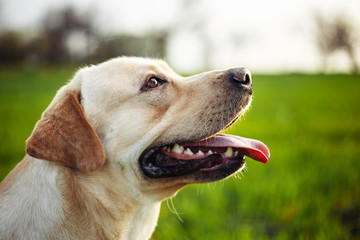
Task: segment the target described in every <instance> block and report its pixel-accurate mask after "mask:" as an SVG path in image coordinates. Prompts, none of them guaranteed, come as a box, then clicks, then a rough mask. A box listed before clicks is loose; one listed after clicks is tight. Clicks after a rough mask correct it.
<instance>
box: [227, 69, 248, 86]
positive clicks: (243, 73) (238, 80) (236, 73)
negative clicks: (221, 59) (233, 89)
mask: <svg viewBox="0 0 360 240" xmlns="http://www.w3.org/2000/svg"><path fill="white" fill-rule="evenodd" d="M228 74H229V75H228V76H229V80H230V81H231V82H232V83H233V84H235V85H238V86H239V85H240V86H251V83H252V81H251V73H250V71H249V70H247V69H246V68H233V69H230V70H228Z"/></svg>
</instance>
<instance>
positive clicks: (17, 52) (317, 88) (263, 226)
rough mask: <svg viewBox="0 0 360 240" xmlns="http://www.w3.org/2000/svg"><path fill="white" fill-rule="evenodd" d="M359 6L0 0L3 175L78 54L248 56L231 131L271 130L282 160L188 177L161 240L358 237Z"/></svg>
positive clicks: (191, 63)
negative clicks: (244, 106)
mask: <svg viewBox="0 0 360 240" xmlns="http://www.w3.org/2000/svg"><path fill="white" fill-rule="evenodd" d="M359 9H360V1H358V0H342V1H338V0H293V1H285V0H273V1H264V0H253V1H237V0H198V1H194V0H172V1H166V0H153V1H145V0H132V1H124V0H101V1H97V0H76V1H74V0H63V1H52V0H32V1H23V0H0V141H1V144H0V180H2V179H3V178H4V177H5V176H6V175H7V174H8V173H9V171H10V170H11V169H12V168H13V167H14V166H15V165H16V164H17V163H18V162H19V161H20V160H21V159H22V157H23V156H24V154H25V151H24V142H25V140H26V139H27V137H28V136H29V135H30V133H31V131H32V129H33V127H34V124H35V123H36V121H37V120H38V119H39V118H40V115H41V113H42V112H43V111H44V109H45V108H46V106H47V105H48V104H49V103H50V101H51V99H52V98H53V96H54V95H55V93H56V90H57V89H58V88H59V87H60V86H62V85H63V84H65V83H66V82H67V81H68V80H69V79H71V77H72V76H73V74H74V73H75V71H76V70H77V69H79V68H80V67H81V66H85V65H91V64H97V63H99V62H101V61H104V60H106V59H109V58H112V57H116V56H122V55H133V56H142V57H154V58H162V59H165V60H166V61H167V62H168V63H169V65H170V66H171V67H172V68H173V69H174V70H175V71H176V72H178V73H180V74H182V75H189V74H193V73H198V72H201V71H206V70H211V69H218V68H230V67H235V66H238V67H246V68H248V69H250V70H251V71H252V73H253V79H254V100H253V105H252V107H251V109H250V110H249V111H248V113H247V114H246V116H245V117H244V118H242V119H240V120H239V121H238V122H237V123H236V124H235V125H234V126H232V127H231V128H230V129H229V130H227V132H228V133H232V134H238V135H241V136H245V137H250V138H257V139H259V140H261V141H263V142H265V143H266V144H267V145H268V147H269V149H270V151H271V160H270V161H269V163H268V164H266V165H263V164H261V163H258V162H254V161H251V160H250V159H248V161H247V171H246V172H244V173H242V174H238V175H237V176H236V177H232V178H230V179H228V180H225V181H221V182H219V183H212V184H203V185H191V186H188V187H187V188H185V189H184V190H182V191H181V192H180V193H179V194H178V196H176V197H175V198H173V199H172V200H168V201H167V202H164V204H163V206H162V210H161V215H160V218H159V224H158V227H157V228H156V231H155V233H154V235H153V237H152V239H154V240H155V239H360V161H359V159H360V111H359V109H360V76H359V70H360V14H359ZM239 178H240V179H239ZM39 197H40V196H39Z"/></svg>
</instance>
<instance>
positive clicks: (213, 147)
mask: <svg viewBox="0 0 360 240" xmlns="http://www.w3.org/2000/svg"><path fill="white" fill-rule="evenodd" d="M245 156H248V157H250V158H252V159H254V160H257V161H259V162H263V163H266V162H267V161H268V160H269V158H270V152H269V149H268V148H267V147H266V146H265V144H263V143H262V142H260V141H258V140H253V139H249V138H243V137H239V136H234V135H228V134H217V135H215V136H213V137H211V138H207V139H205V140H202V141H199V142H186V143H183V144H180V143H175V144H168V145H165V146H158V147H153V148H151V149H148V150H146V151H145V152H144V153H143V154H142V155H141V157H140V165H141V168H142V170H143V172H144V174H145V175H146V176H148V177H150V178H164V177H177V176H182V175H188V174H194V173H200V174H211V173H221V172H224V173H225V174H223V175H225V176H226V175H230V174H232V173H233V172H235V171H237V170H238V169H239V168H241V167H242V166H243V165H244V163H245ZM225 176H224V177H225Z"/></svg>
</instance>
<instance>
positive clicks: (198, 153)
mask: <svg viewBox="0 0 360 240" xmlns="http://www.w3.org/2000/svg"><path fill="white" fill-rule="evenodd" d="M196 155H198V156H203V155H205V154H204V153H203V152H202V151H201V150H199V151H198V152H197V153H196Z"/></svg>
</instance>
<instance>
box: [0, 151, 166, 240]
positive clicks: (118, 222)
mask: <svg viewBox="0 0 360 240" xmlns="http://www.w3.org/2000/svg"><path fill="white" fill-rule="evenodd" d="M19 165H22V166H18V167H17V168H18V169H20V170H19V171H16V170H15V171H13V172H12V173H11V175H9V176H8V177H7V178H6V179H5V180H4V181H13V180H14V179H16V183H15V184H11V187H10V189H6V191H8V192H12V194H10V195H8V198H7V199H5V201H10V202H12V201H23V200H21V199H23V198H24V197H26V201H23V202H24V204H16V206H22V208H24V209H3V208H2V206H1V205H2V204H0V209H1V210H2V213H0V216H1V214H7V213H8V214H10V212H11V211H18V212H24V213H26V212H27V211H26V210H29V209H35V210H34V211H35V212H28V213H29V214H28V215H27V216H24V215H21V216H20V215H19V214H12V215H13V216H16V219H10V220H9V219H8V218H4V219H7V220H8V221H11V220H12V221H13V222H14V224H13V225H12V226H14V228H13V229H0V230H4V231H5V232H4V234H8V235H9V236H10V235H11V234H10V233H12V234H13V233H15V235H14V236H18V234H20V235H19V236H20V237H21V236H23V237H25V236H28V237H29V236H32V235H31V234H34V233H36V232H37V233H39V232H41V234H42V235H41V236H40V235H36V236H35V235H34V237H35V238H41V237H43V238H47V239H49V238H50V239H82V238H83V236H90V237H89V238H87V239H135V240H136V239H149V238H150V237H151V234H152V232H153V231H154V229H155V226H156V222H157V219H158V216H159V212H160V205H161V202H160V201H158V200H154V199H151V198H148V197H144V196H141V195H139V193H137V192H135V191H134V190H132V191H129V189H126V188H127V187H129V186H128V185H126V184H124V185H122V186H121V187H123V188H124V190H123V191H119V189H122V188H121V187H119V186H116V185H118V184H119V182H114V181H112V178H111V175H110V176H109V175H107V176H106V177H104V175H106V174H108V173H106V172H101V173H96V174H101V175H102V176H101V177H100V178H97V177H96V176H94V175H88V176H87V175H84V174H78V173H76V172H74V171H73V170H70V169H68V168H66V167H62V166H60V165H57V164H54V163H51V162H48V161H44V160H38V159H34V158H32V157H30V156H26V157H25V159H24V161H23V162H21V163H20V164H19ZM26 168H27V169H28V170H29V171H26V172H25V171H22V170H23V169H26ZM22 172H24V173H26V174H22ZM42 172H46V173H47V174H41V173H42ZM14 174H15V175H14ZM96 174H95V175H96ZM104 179H105V180H104ZM104 181H108V182H107V183H106V184H104ZM26 183H32V184H33V185H32V186H27V185H26ZM8 185H9V186H10V184H8ZM104 186H107V188H104ZM14 187H15V188H19V187H20V188H23V189H22V190H21V191H15V190H14V189H12V188H14ZM13 190H14V191H13ZM20 193H21V196H17V195H19V194H20ZM129 193H130V194H129ZM45 195H46V196H45ZM49 195H52V197H51V198H48V196H49ZM50 199H51V202H49V200H50ZM0 200H3V199H1V197H0ZM46 201H47V202H46ZM3 203H4V202H3ZM5 204H6V203H4V205H3V206H5ZM10 205H11V204H10V203H9V205H8V206H10ZM28 205H32V206H35V207H33V208H31V207H30V206H28ZM3 210H4V211H3ZM23 210H24V211H23ZM40 215H41V216H40ZM39 219H40V220H44V222H39V221H40V220H39ZM29 221H31V222H33V223H34V224H33V225H34V229H32V230H31V231H32V233H26V232H22V233H20V232H21V231H23V230H22V229H23V228H22V227H21V226H20V225H26V224H28V222H29ZM0 223H1V220H0ZM15 223H16V224H15ZM19 224H20V225H19ZM1 225H2V224H0V226H1ZM44 226H48V229H49V231H47V232H44V229H43V227H44ZM37 227H39V229H36V228H37ZM40 228H42V229H41V231H40ZM55 228H56V229H57V231H53V230H54V229H55ZM65 231H66V232H65ZM6 232H7V233H6ZM54 232H56V233H57V235H56V236H51V235H50V234H51V233H54ZM0 236H1V234H0ZM5 236H7V235H5Z"/></svg>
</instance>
